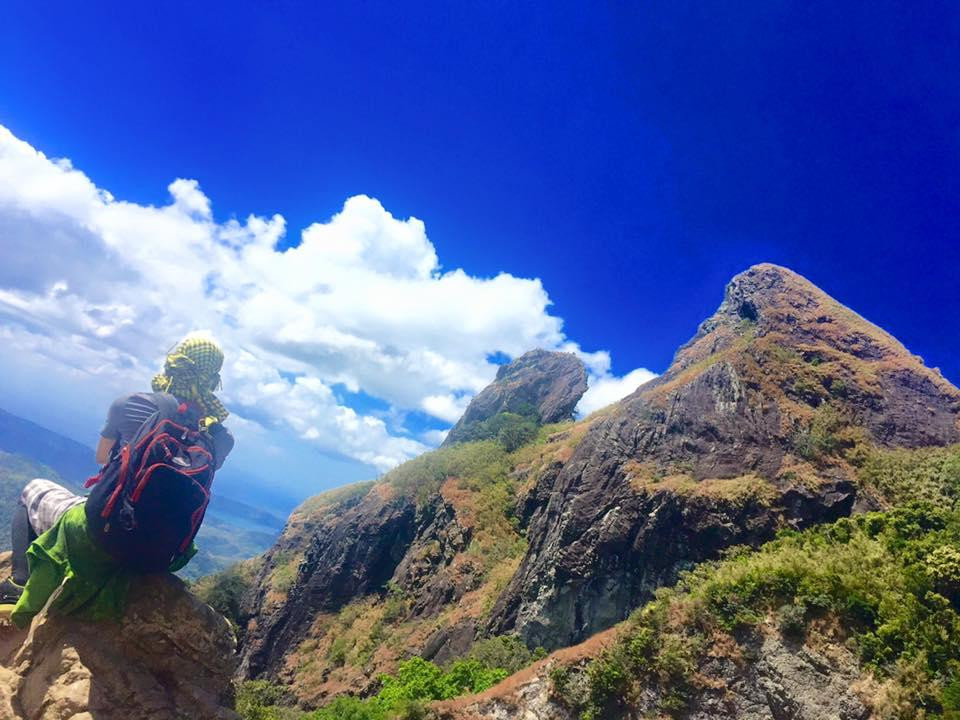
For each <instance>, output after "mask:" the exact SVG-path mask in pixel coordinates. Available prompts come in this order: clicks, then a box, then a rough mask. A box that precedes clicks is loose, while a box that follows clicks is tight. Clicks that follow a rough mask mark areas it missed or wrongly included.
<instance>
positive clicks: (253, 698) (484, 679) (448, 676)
mask: <svg viewBox="0 0 960 720" xmlns="http://www.w3.org/2000/svg"><path fill="white" fill-rule="evenodd" d="M507 675H509V672H508V671H507V670H506V669H504V668H496V667H491V666H489V665H487V664H486V663H484V662H482V661H481V660H478V659H476V658H469V659H465V660H458V661H457V662H455V663H453V664H452V665H451V666H450V667H449V668H448V669H446V670H443V669H441V668H439V667H437V666H436V665H434V664H433V663H432V662H428V661H426V660H424V659H422V658H418V657H414V658H410V659H409V660H406V661H404V662H401V663H400V665H399V667H398V668H397V672H396V674H395V675H384V676H382V677H381V678H380V683H381V689H380V692H379V693H377V694H376V695H375V696H373V697H371V698H368V699H366V700H361V699H359V698H354V697H339V698H337V699H335V700H334V701H333V702H331V703H330V704H329V705H327V706H326V707H324V708H321V709H320V710H315V711H313V712H300V711H297V710H295V709H293V708H291V707H288V706H286V705H285V704H284V703H285V702H287V701H288V698H287V697H286V696H285V694H284V690H283V689H282V688H279V687H278V686H275V685H271V684H270V683H267V682H264V681H253V682H247V683H243V684H242V685H241V686H240V688H239V690H238V693H237V712H238V713H239V714H240V717H241V718H243V720H294V719H295V720H391V719H394V718H396V719H397V720H414V719H415V718H421V717H423V716H424V714H425V710H424V703H426V702H429V701H431V700H446V699H449V698H452V697H456V696H457V695H462V694H464V693H476V692H482V691H483V690H486V689H487V688H489V687H491V686H493V685H495V684H496V683H498V682H500V681H501V680H503V679H504V678H505V677H507Z"/></svg>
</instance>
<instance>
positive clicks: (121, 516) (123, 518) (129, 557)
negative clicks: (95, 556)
mask: <svg viewBox="0 0 960 720" xmlns="http://www.w3.org/2000/svg"><path fill="white" fill-rule="evenodd" d="M151 409H152V412H151V413H150V414H149V415H148V416H147V417H146V418H145V419H143V420H140V421H139V426H138V427H137V430H136V432H135V433H133V435H132V436H130V437H127V436H128V435H129V432H130V428H131V427H132V425H133V423H134V422H135V421H137V420H139V417H140V416H142V415H143V414H146V413H147V412H149V411H150V410H151ZM107 430H109V431H111V432H116V437H117V439H118V443H117V446H116V447H115V449H114V451H113V452H112V454H111V458H110V461H109V462H108V463H107V464H106V465H105V466H104V467H103V469H102V470H101V472H100V474H99V475H98V476H97V477H96V478H91V482H92V483H94V487H93V491H92V492H91V494H90V497H89V498H88V500H87V503H86V516H87V524H88V527H89V529H90V533H91V535H92V537H94V538H95V539H96V541H97V542H98V544H100V545H101V546H102V548H103V549H104V550H106V551H107V552H108V553H109V554H110V555H111V556H112V557H113V558H114V559H115V560H116V561H117V562H118V563H120V564H121V565H123V566H124V567H127V568H129V569H131V570H136V571H141V572H156V571H161V570H165V569H166V568H167V567H168V566H169V565H170V564H171V563H172V562H173V561H174V560H175V559H176V558H177V557H178V556H181V555H183V554H184V553H185V552H186V551H187V550H188V548H189V546H190V544H191V542H192V541H193V538H194V537H195V536H196V534H197V530H198V529H199V527H200V523H201V522H202V521H203V516H204V513H205V511H206V507H207V504H208V502H209V500H210V488H211V485H212V483H213V476H214V472H215V470H216V468H217V467H218V465H219V463H220V462H222V459H217V457H216V456H217V452H218V451H217V448H216V443H215V435H214V434H211V433H208V432H206V431H205V430H202V429H201V428H200V416H199V413H198V411H197V409H196V408H195V407H193V406H191V405H190V404H187V403H182V402H180V401H179V400H178V399H177V398H175V397H174V396H173V395H170V394H167V393H153V394H146V393H137V394H134V395H131V396H127V397H126V398H120V399H119V400H118V401H117V402H116V403H114V406H113V407H111V412H110V416H109V417H108V419H107V427H106V428H105V431H107ZM220 430H221V432H222V433H226V436H225V437H229V433H227V431H226V429H225V428H222V427H221V429H220ZM230 440H231V441H232V438H230ZM231 444H232V442H231ZM227 451H229V448H227Z"/></svg>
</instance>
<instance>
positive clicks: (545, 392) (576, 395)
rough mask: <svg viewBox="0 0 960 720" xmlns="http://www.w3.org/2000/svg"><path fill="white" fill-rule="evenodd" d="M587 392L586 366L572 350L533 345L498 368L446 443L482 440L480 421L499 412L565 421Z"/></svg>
mask: <svg viewBox="0 0 960 720" xmlns="http://www.w3.org/2000/svg"><path fill="white" fill-rule="evenodd" d="M586 391H587V371H586V368H585V367H584V365H583V361H581V360H580V358H578V357H577V356H576V355H574V354H573V353H565V352H551V351H548V350H541V349H537V350H531V351H529V352H526V353H524V354H523V355H521V356H520V357H518V358H516V359H515V360H513V361H512V362H510V363H507V364H506V365H502V366H501V367H500V368H499V369H498V370H497V377H496V379H495V380H494V381H493V382H492V383H490V384H489V385H488V386H487V387H485V388H484V389H483V390H482V391H481V392H480V393H479V394H477V396H476V397H474V398H473V400H471V401H470V404H469V405H468V406H467V410H466V412H464V414H463V417H462V418H460V420H459V422H457V424H456V425H455V426H454V427H453V429H452V430H451V431H450V433H449V434H448V435H447V439H446V440H445V441H444V445H451V444H453V443H457V442H463V441H465V440H477V439H481V437H480V435H483V434H484V432H485V429H484V428H481V427H480V426H481V424H482V423H484V422H487V421H490V420H493V419H494V418H495V416H497V415H500V414H503V413H510V414H512V415H517V416H521V417H524V418H529V419H531V420H532V421H533V422H536V423H538V424H546V423H554V422H559V421H561V420H569V419H570V418H572V417H573V410H574V408H575V407H576V406H577V403H578V402H579V401H580V398H581V397H583V394H584V393H585V392H586ZM478 432H479V433H480V435H478Z"/></svg>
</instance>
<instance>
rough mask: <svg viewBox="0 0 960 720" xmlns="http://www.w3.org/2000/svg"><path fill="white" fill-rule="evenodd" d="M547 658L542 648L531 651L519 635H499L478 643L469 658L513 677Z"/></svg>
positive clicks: (471, 650) (471, 649)
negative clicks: (514, 674) (519, 671)
mask: <svg viewBox="0 0 960 720" xmlns="http://www.w3.org/2000/svg"><path fill="white" fill-rule="evenodd" d="M546 656H547V651H546V650H544V649H543V648H542V647H541V648H537V649H536V650H532V651H531V650H530V649H528V648H527V646H526V645H525V644H524V642H523V640H521V639H520V637H519V636H517V635H498V636H496V637H492V638H485V639H483V640H479V641H477V642H476V643H475V644H474V646H473V647H472V648H470V653H469V654H468V655H467V658H468V659H471V660H476V661H477V662H479V663H480V664H481V665H484V666H486V667H491V668H503V669H504V670H506V671H507V672H508V673H510V674H511V675H512V674H513V673H515V672H517V671H518V670H522V669H523V668H525V667H526V666H527V665H529V664H530V663H533V662H536V661H537V660H541V659H543V658H545V657H546Z"/></svg>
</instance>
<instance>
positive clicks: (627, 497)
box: [486, 265, 960, 649]
mask: <svg viewBox="0 0 960 720" xmlns="http://www.w3.org/2000/svg"><path fill="white" fill-rule="evenodd" d="M824 409H826V410H827V411H829V414H826V413H825V410H824ZM920 415H923V416H924V419H921V418H920ZM824 418H828V419H829V418H832V420H830V422H833V423H835V424H836V426H837V427H833V426H831V427H830V428H829V429H828V430H820V431H817V432H820V433H821V435H820V437H821V438H826V439H828V440H829V441H830V442H831V443H841V442H843V441H842V439H840V438H842V435H841V434H840V433H839V428H840V427H845V426H849V427H856V428H862V429H865V430H866V431H867V432H869V433H870V434H871V436H872V438H871V439H872V440H873V441H874V442H876V443H878V444H882V445H894V446H902V447H917V446H922V445H945V444H948V443H953V442H960V429H958V427H960V425H958V423H960V391H958V390H957V389H956V388H955V387H953V386H952V385H950V384H949V383H948V382H946V381H945V380H944V379H943V378H942V377H941V376H940V375H939V373H937V372H936V371H933V370H930V369H929V368H926V367H924V365H923V363H922V361H921V360H920V359H919V358H917V357H915V356H912V355H910V354H909V353H908V352H907V351H906V349H905V348H904V347H903V346H902V345H901V344H900V343H898V342H897V341H896V340H895V339H894V338H892V337H891V336H889V335H888V334H887V333H885V332H883V331H882V330H880V329H879V328H876V327H875V326H873V325H870V324H869V323H867V322H866V321H865V320H863V318H860V317H859V316H858V315H856V314H855V313H853V312H851V311H850V310H848V309H846V308H844V307H843V306H841V305H840V304H839V303H836V302H835V301H834V300H832V299H831V298H829V297H828V296H827V295H826V294H825V293H823V292H822V291H820V290H819V289H817V288H816V287H814V286H813V285H812V284H811V283H809V282H808V281H806V280H804V279H803V278H801V277H800V276H798V275H796V274H794V273H792V272H790V271H789V270H786V269H784V268H778V267H776V266H773V265H761V266H757V267H755V268H751V269H750V270H748V271H747V272H745V273H743V274H741V275H739V276H737V277H736V278H734V279H733V281H732V282H731V283H730V285H729V286H728V288H727V291H726V295H725V299H724V301H723V304H722V305H721V306H720V309H719V310H718V311H717V313H716V314H715V315H714V316H713V317H712V318H710V319H709V320H707V321H706V322H704V323H703V324H702V326H701V327H700V330H699V331H698V333H697V335H696V336H695V337H694V338H693V339H692V340H691V341H690V342H689V343H687V344H686V345H685V346H684V347H682V348H681V349H680V350H679V351H678V353H677V356H676V359H675V360H674V363H673V364H672V365H671V367H670V369H669V370H668V371H667V372H666V373H665V374H664V375H662V376H660V377H659V378H657V379H655V380H653V381H651V382H649V383H647V384H645V385H644V386H642V387H641V388H640V389H639V390H637V391H636V392H635V393H634V394H633V395H631V396H629V397H627V398H625V399H624V400H623V401H621V402H620V403H618V404H617V405H616V406H615V408H614V409H613V411H612V412H611V413H610V414H609V415H608V416H607V417H606V418H604V419H602V420H600V421H598V422H596V423H595V424H594V425H593V426H592V428H591V430H590V431H589V433H588V434H587V435H586V437H585V438H584V440H583V441H582V442H581V443H580V445H579V446H578V447H577V449H576V451H575V452H574V454H573V456H572V457H571V458H570V459H569V460H568V461H567V462H566V463H563V464H558V465H556V466H555V467H554V468H552V469H551V470H550V471H547V472H545V473H543V474H542V475H541V476H540V477H539V478H538V480H537V483H536V485H535V486H534V487H533V488H532V489H531V490H530V492H529V494H528V496H527V497H525V498H521V500H520V503H519V505H518V509H519V514H520V516H521V519H522V521H523V522H524V523H525V524H526V528H527V539H528V551H527V554H526V557H525V558H524V560H523V562H522V564H521V566H520V568H519V570H518V571H517V573H516V575H514V577H513V579H512V580H511V582H510V584H509V586H508V587H507V589H506V590H505V592H504V593H503V594H502V595H501V596H500V598H499V600H498V601H497V604H496V606H495V607H494V610H493V612H492V617H491V620H490V622H489V625H488V626H487V628H486V632H487V633H489V634H493V635H496V634H502V633H507V632H518V633H520V635H521V636H522V637H523V638H524V639H525V640H526V642H527V643H528V645H529V646H530V647H535V646H537V645H542V646H544V647H546V648H548V649H551V648H558V647H563V646H566V645H569V644H571V643H575V642H579V641H581V640H583V639H585V638H587V637H589V636H590V635H592V634H594V633H596V632H599V631H600V630H603V629H605V628H607V627H610V626H611V625H612V624H614V623H615V622H617V621H619V620H622V619H623V618H625V617H626V615H627V613H628V612H629V611H630V609H632V608H634V607H637V606H638V605H640V604H641V603H642V602H644V601H646V600H647V599H649V597H650V595H651V593H652V591H653V590H654V589H655V588H656V587H658V586H660V585H663V584H665V583H670V582H672V581H673V580H674V579H675V577H676V572H677V570H678V569H679V568H682V567H683V566H684V565H687V564H690V563H696V562H700V561H702V560H704V559H708V558H711V557H715V556H716V555H717V553H718V552H719V551H720V550H721V549H723V548H724V547H728V546H729V545H732V544H741V543H747V544H751V545H757V544H760V543H762V542H765V541H767V540H769V539H770V538H771V537H773V535H774V533H775V532H776V530H777V529H779V528H781V527H786V526H791V527H803V526H806V525H809V524H813V523H818V522H825V521H831V520H834V519H836V518H838V517H840V516H842V515H846V514H849V513H850V512H851V510H852V509H853V507H854V506H855V505H856V504H857V500H858V498H857V486H856V483H855V482H854V481H855V478H854V477H853V475H852V470H851V469H850V467H849V466H848V465H844V464H843V463H842V462H839V461H837V460H836V456H833V455H831V453H833V452H835V451H836V449H835V447H834V446H831V447H834V449H833V450H831V449H823V447H820V446H817V445H814V444H813V443H812V441H811V440H810V438H811V437H813V435H814V430H813V429H811V428H815V427H816V423H817V422H821V423H822V422H824ZM803 442H806V443H807V444H806V445H805V446H803V447H802V448H801V447H800V446H801V444H802V443H803ZM801 476H805V477H801ZM665 478H666V479H668V480H670V479H671V478H672V479H673V480H674V481H673V482H669V481H668V482H665V483H664V482H661V481H662V480H663V479H665ZM678 478H679V481H678V480H677V479H678ZM737 479H739V480H737ZM725 480H730V481H731V483H730V484H729V485H724V484H723V482H722V481H725ZM718 481H721V482H718ZM811 481H812V482H811ZM744 482H747V483H748V484H749V485H750V486H751V487H752V488H753V490H752V491H751V492H747V493H744V492H741V491H740V488H741V485H742V484H743V483H744ZM738 483H739V484H738ZM757 483H758V484H757Z"/></svg>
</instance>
